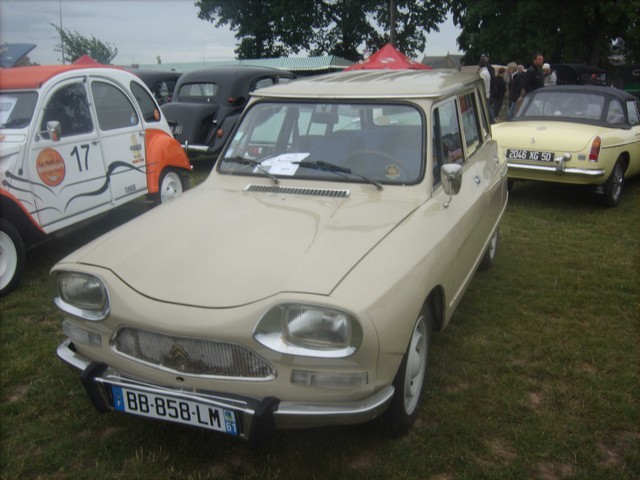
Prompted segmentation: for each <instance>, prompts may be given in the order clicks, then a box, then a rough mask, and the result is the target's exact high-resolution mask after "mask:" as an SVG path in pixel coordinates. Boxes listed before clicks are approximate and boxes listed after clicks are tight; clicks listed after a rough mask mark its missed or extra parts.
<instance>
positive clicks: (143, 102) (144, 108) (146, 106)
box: [131, 82, 161, 122]
mask: <svg viewBox="0 0 640 480" xmlns="http://www.w3.org/2000/svg"><path fill="white" fill-rule="evenodd" d="M131 92H132V93H133V96H134V97H135V98H136V102H138V107H140V111H141V112H142V118H143V119H144V121H145V122H159V121H160V118H161V117H160V109H159V108H158V106H157V105H156V102H154V101H153V98H151V95H149V94H148V93H147V91H146V90H145V89H144V88H142V86H141V85H140V84H138V83H137V82H131Z"/></svg>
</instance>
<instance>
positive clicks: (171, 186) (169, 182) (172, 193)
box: [160, 172, 182, 203]
mask: <svg viewBox="0 0 640 480" xmlns="http://www.w3.org/2000/svg"><path fill="white" fill-rule="evenodd" d="M181 193H182V182H181V181H180V176H179V175H178V174H177V173H175V172H169V173H167V174H166V175H165V176H164V178H163V179H162V185H160V201H161V203H164V202H168V201H169V200H173V199H174V198H176V197H177V196H178V195H180V194H181Z"/></svg>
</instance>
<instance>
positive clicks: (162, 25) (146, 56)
mask: <svg viewBox="0 0 640 480" xmlns="http://www.w3.org/2000/svg"><path fill="white" fill-rule="evenodd" d="M197 12H198V9H197V8H196V7H195V5H194V1H193V0H127V1H123V0H0V43H2V44H4V43H34V44H36V45H37V47H36V48H35V49H34V50H32V51H31V53H30V54H29V58H30V59H31V61H32V62H36V63H39V64H41V65H46V64H56V63H61V55H60V53H59V52H55V51H54V47H55V45H56V44H57V43H59V41H58V39H57V32H56V29H55V28H54V27H53V26H52V25H51V24H54V25H56V26H60V21H61V20H62V27H63V28H64V29H65V30H70V31H72V32H78V33H79V34H80V35H82V36H84V37H86V38H91V37H92V36H94V37H95V38H97V39H98V40H100V41H102V42H104V43H107V44H109V45H110V46H111V47H115V48H117V49H118V55H117V56H116V57H115V58H114V60H113V63H114V64H118V65H131V64H133V63H137V64H139V65H146V64H155V63H157V60H156V57H158V56H160V58H161V60H162V63H178V62H199V61H215V60H231V59H233V58H235V54H234V48H235V46H236V39H235V37H234V34H233V32H231V31H230V30H229V29H228V28H225V27H221V28H216V27H214V25H213V24H212V23H211V22H207V21H204V20H200V19H199V18H198V15H197ZM439 28H440V32H439V33H431V34H429V35H428V37H427V47H426V52H425V53H426V54H427V55H429V56H438V55H446V54H447V53H451V54H458V53H461V52H459V50H458V47H457V44H456V37H457V36H458V35H459V34H460V32H459V29H457V28H456V27H454V25H453V22H452V21H451V20H450V19H448V21H447V22H445V23H444V24H442V25H441V26H440V27H439ZM300 56H303V54H301V55H300ZM421 59H422V57H420V58H418V60H421Z"/></svg>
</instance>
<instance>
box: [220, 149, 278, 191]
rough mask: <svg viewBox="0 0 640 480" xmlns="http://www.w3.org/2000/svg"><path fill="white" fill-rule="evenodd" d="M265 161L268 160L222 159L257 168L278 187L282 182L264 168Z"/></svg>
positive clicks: (238, 157)
mask: <svg viewBox="0 0 640 480" xmlns="http://www.w3.org/2000/svg"><path fill="white" fill-rule="evenodd" d="M264 160H266V158H265V159H262V160H252V159H250V158H243V157H240V156H235V157H228V158H223V159H222V161H223V162H230V163H238V164H240V165H249V166H251V167H254V168H257V169H258V170H260V171H261V172H262V173H264V174H265V175H266V176H267V177H269V178H270V179H271V180H273V183H275V184H276V185H277V184H278V183H280V180H279V179H278V177H276V176H275V175H273V174H272V173H269V170H267V169H266V168H264V167H263V166H262V162H263V161H264Z"/></svg>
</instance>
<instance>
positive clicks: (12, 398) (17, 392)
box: [7, 385, 30, 403]
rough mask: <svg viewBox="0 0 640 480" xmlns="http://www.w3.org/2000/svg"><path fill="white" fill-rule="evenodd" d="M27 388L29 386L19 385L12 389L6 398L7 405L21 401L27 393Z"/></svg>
mask: <svg viewBox="0 0 640 480" xmlns="http://www.w3.org/2000/svg"><path fill="white" fill-rule="evenodd" d="M29 386H30V385H20V386H18V387H16V388H14V389H13V391H12V392H11V393H10V394H9V397H8V398H7V400H8V401H9V403H15V402H19V401H20V400H22V399H23V398H24V396H25V395H26V394H27V392H28V391H29Z"/></svg>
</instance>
